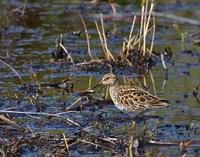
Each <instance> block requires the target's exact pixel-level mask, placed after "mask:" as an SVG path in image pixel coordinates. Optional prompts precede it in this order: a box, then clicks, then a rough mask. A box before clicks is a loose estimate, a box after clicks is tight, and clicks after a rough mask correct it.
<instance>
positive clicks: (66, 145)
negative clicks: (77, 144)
mask: <svg viewBox="0 0 200 157" xmlns="http://www.w3.org/2000/svg"><path fill="white" fill-rule="evenodd" d="M63 138H64V143H65V147H66V149H67V154H68V157H70V152H69V146H68V143H67V139H66V137H65V134H63Z"/></svg>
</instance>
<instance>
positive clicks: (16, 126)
mask: <svg viewBox="0 0 200 157" xmlns="http://www.w3.org/2000/svg"><path fill="white" fill-rule="evenodd" d="M0 119H1V120H3V121H4V122H6V123H8V124H10V125H12V126H14V127H15V128H18V129H20V130H25V128H24V127H22V126H19V125H17V124H16V123H15V122H13V121H11V120H10V119H8V118H6V117H5V116H3V115H0Z"/></svg>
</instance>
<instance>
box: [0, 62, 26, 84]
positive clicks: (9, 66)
mask: <svg viewBox="0 0 200 157" xmlns="http://www.w3.org/2000/svg"><path fill="white" fill-rule="evenodd" d="M0 62H1V63H2V64H4V65H5V66H7V67H8V68H10V69H11V70H12V71H13V72H14V73H15V74H16V75H17V77H18V78H19V79H20V81H21V84H24V80H23V79H22V78H21V76H20V75H19V73H18V72H17V71H16V70H15V69H14V68H13V67H11V65H9V64H8V63H6V62H4V61H2V60H1V59H0Z"/></svg>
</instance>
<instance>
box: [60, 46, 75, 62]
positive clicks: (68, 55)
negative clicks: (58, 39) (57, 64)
mask: <svg viewBox="0 0 200 157" xmlns="http://www.w3.org/2000/svg"><path fill="white" fill-rule="evenodd" d="M59 45H60V46H61V47H62V48H63V50H64V51H65V53H66V54H67V57H68V58H69V59H70V61H71V63H72V64H74V60H73V58H72V57H71V55H70V54H69V52H68V51H67V49H66V48H65V47H64V46H63V44H62V43H59Z"/></svg>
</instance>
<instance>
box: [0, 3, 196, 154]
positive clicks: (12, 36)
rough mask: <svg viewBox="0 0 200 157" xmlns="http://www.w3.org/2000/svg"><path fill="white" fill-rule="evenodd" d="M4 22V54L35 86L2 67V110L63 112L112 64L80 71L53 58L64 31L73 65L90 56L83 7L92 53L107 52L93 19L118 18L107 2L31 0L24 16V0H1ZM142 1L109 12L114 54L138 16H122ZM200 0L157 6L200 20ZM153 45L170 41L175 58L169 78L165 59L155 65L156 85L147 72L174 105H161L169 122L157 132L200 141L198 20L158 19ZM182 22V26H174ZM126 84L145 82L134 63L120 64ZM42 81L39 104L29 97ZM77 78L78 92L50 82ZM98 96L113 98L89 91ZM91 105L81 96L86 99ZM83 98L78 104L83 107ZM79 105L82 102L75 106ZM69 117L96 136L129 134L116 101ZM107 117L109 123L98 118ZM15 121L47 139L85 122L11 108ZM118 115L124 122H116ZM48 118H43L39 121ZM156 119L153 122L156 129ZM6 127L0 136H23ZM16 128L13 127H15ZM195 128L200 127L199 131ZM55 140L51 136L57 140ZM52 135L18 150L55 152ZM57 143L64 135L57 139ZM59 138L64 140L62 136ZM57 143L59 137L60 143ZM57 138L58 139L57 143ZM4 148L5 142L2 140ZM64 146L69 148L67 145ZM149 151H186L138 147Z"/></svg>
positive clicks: (83, 147)
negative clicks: (25, 86) (21, 9)
mask: <svg viewBox="0 0 200 157" xmlns="http://www.w3.org/2000/svg"><path fill="white" fill-rule="evenodd" d="M0 3H1V4H0V9H1V15H0V19H1V23H0V34H1V41H0V50H1V51H0V58H1V60H3V61H5V62H6V63H8V64H10V65H11V66H12V67H13V68H14V69H15V70H16V71H17V72H18V73H19V75H20V76H21V77H22V79H23V80H24V81H25V82H28V83H30V84H31V85H32V87H33V88H32V89H31V90H30V91H29V92H28V93H27V90H24V89H22V87H21V85H20V80H19V79H18V77H17V76H16V75H15V74H14V73H13V72H12V71H11V70H10V69H9V68H7V67H5V66H3V65H1V67H0V68H1V72H0V78H1V80H0V92H1V95H0V102H1V103H0V109H1V110H5V109H8V108H11V109H12V110H15V111H24V112H27V111H29V112H37V111H38V110H39V111H41V112H48V113H58V112H63V111H64V110H65V109H66V108H67V107H69V106H70V105H71V104H72V103H73V102H74V101H76V100H77V99H78V97H79V96H78V95H77V94H76V92H78V91H82V90H86V89H88V88H90V87H91V86H94V85H95V84H97V83H98V81H99V80H100V78H101V76H102V75H103V74H104V73H105V72H106V71H108V68H105V69H104V68H102V67H100V68H93V69H78V68H76V67H75V66H73V65H71V64H68V63H60V62H52V55H51V54H52V52H55V41H56V39H58V38H59V36H60V34H64V45H65V46H66V48H67V50H68V51H69V53H70V54H71V56H72V58H73V59H74V62H75V63H79V62H82V61H84V60H88V59H89V57H88V53H87V43H86V39H85V34H84V28H83V26H82V23H81V20H80V17H79V16H78V13H77V11H80V13H81V14H82V16H83V18H84V19H85V22H86V25H87V28H88V33H89V35H90V36H91V37H90V43H91V52H92V55H93V56H94V57H95V58H97V57H102V56H103V55H102V53H101V52H102V50H101V46H100V41H99V38H98V33H97V31H96V28H95V24H94V21H100V19H99V13H103V14H105V15H110V16H112V10H111V8H110V6H109V5H108V4H106V3H105V2H99V3H97V4H91V3H90V2H89V1H78V0H77V1H72V2H70V3H69V2H68V1H64V0H63V1H59V3H58V2H51V1H45V0H44V1H28V2H27V3H26V8H25V12H24V15H23V16H22V12H19V11H17V10H16V8H18V7H20V6H22V5H23V3H22V2H18V1H15V0H13V1H10V2H7V1H1V2H0ZM138 7H139V5H138V4H135V3H131V1H128V2H127V1H126V2H125V1H118V2H117V13H119V15H120V18H116V19H113V20H112V19H110V18H109V17H108V18H105V20H104V24H105V30H106V32H107V34H108V35H109V38H108V39H107V40H108V45H109V48H110V49H111V50H112V52H114V53H116V54H117V53H118V52H119V51H120V49H121V46H122V41H123V38H124V37H128V33H129V31H130V27H131V21H132V18H131V17H130V16H128V17H127V16H123V15H127V13H128V14H131V12H132V11H133V9H134V10H136V11H137V10H138ZM199 7H200V2H199V1H198V0H192V1H187V0H184V1H181V2H179V1H170V3H166V2H164V1H158V2H157V4H156V8H155V10H156V11H161V12H167V13H172V14H175V15H179V16H184V17H187V18H191V19H195V20H197V21H200V18H199V17H200V16H199V15H200V12H199ZM156 22H157V23H156V24H157V26H156V37H155V50H156V51H158V52H162V51H164V48H166V47H170V48H171V50H172V52H173V56H172V59H169V60H167V61H166V63H167V67H168V78H166V77H165V72H164V70H163V67H162V65H161V64H160V63H159V62H158V63H157V64H156V66H154V67H153V68H152V76H153V79H154V84H155V88H154V87H153V82H152V79H151V75H150V73H149V72H146V73H145V74H144V76H145V78H146V81H147V86H148V89H149V90H150V91H152V92H155V93H157V95H158V96H160V97H162V98H165V99H168V100H170V102H171V105H170V106H169V107H168V108H167V109H165V110H159V111H156V114H158V115H160V116H161V117H162V118H163V120H162V121H161V122H159V123H158V124H156V125H158V126H157V128H158V129H157V135H156V136H155V137H154V139H158V140H160V141H163V142H178V141H182V140H187V139H191V140H197V141H198V140H200V135H199V134H200V132H199V131H198V130H199V129H200V123H199V120H200V104H199V103H198V102H197V100H196V99H195V98H194V97H193V95H192V92H193V89H194V87H195V86H196V85H197V83H198V82H199V81H200V70H199V68H200V63H199V62H200V47H199V46H198V45H194V44H193V40H195V39H199V37H200V35H199V34H196V35H195V32H198V31H199V26H195V25H190V24H182V23H179V22H178V23H177V21H172V20H169V19H166V18H157V21H156ZM138 25H139V23H137V25H136V29H138ZM175 27H176V28H175ZM181 33H182V34H183V33H185V35H186V36H185V40H184V41H182V40H181ZM114 72H115V73H116V74H117V75H118V76H119V78H120V81H121V83H126V84H131V85H141V82H142V81H141V80H142V79H141V75H138V74H137V73H135V72H134V70H133V69H132V68H125V69H124V68H119V67H118V68H114ZM33 74H34V75H35V76H36V78H37V82H39V83H40V84H41V86H42V87H41V90H42V94H41V95H40V96H39V104H40V105H39V107H38V105H37V103H36V102H34V101H30V95H34V94H35V90H36V89H35V86H36V83H35V81H34V78H33ZM69 76H73V79H72V83H73V85H74V86H73V92H70V91H69V92H67V91H65V92H64V93H63V90H62V89H60V88H54V87H49V86H48V85H47V84H55V83H59V82H62V80H64V79H66V78H69ZM91 95H92V96H93V99H95V100H104V99H106V100H107V99H109V96H108V94H107V92H106V88H99V89H97V90H96V92H95V93H94V94H91ZM85 103H87V100H85V101H84V100H83V102H82V104H83V105H84V104H85ZM79 104H80V103H78V104H77V106H79ZM75 106H76V105H75ZM67 116H69V117H70V118H72V119H73V120H74V121H76V122H77V123H79V124H82V125H84V126H87V127H88V129H89V130H90V132H92V133H95V134H97V135H104V136H109V137H115V138H117V139H118V138H119V139H127V137H129V133H130V124H131V121H132V120H130V119H128V120H126V121H123V118H120V117H124V116H125V117H126V115H124V113H121V112H120V111H118V110H117V109H116V108H115V107H114V105H113V104H112V103H105V102H104V104H101V105H97V104H95V103H94V104H93V105H92V106H88V107H86V108H84V109H83V110H82V111H81V112H76V113H70V114H69V115H67ZM97 117H101V118H102V119H103V121H99V120H96V119H97ZM10 118H11V120H13V121H15V122H16V123H17V124H19V125H21V126H23V127H28V128H30V129H31V130H32V132H33V133H39V134H40V136H41V137H42V138H45V139H46V140H47V139H48V138H49V137H50V136H53V137H55V138H56V137H59V138H61V137H62V134H63V133H65V134H66V136H67V137H72V136H74V133H75V132H77V131H78V130H79V128H77V127H75V126H73V125H69V123H67V122H66V121H62V120H58V119H50V120H48V119H45V118H43V117H42V118H41V117H38V116H31V115H18V114H12V115H11V117H10ZM117 119H119V120H117ZM41 123H42V124H41ZM154 125H155V123H153V124H149V127H150V128H153V127H154ZM5 128H7V129H8V128H10V127H9V126H7V125H5V124H4V125H2V127H1V129H0V138H1V140H5V139H8V141H10V142H12V140H13V137H14V136H16V137H19V136H21V133H20V132H18V131H10V133H9V135H8V134H7V133H6V131H5ZM11 130H12V129H11ZM195 130H196V131H195ZM52 141H53V142H52ZM52 141H51V140H47V141H46V143H45V144H46V145H44V144H43V143H42V142H41V143H40V142H38V143H34V144H32V145H31V144H29V145H28V144H27V145H25V146H23V147H21V148H20V149H19V151H17V153H18V154H20V155H22V156H27V155H29V156H37V155H38V156H42V155H44V154H43V153H44V152H45V153H49V154H51V153H52V154H54V153H55V152H56V150H54V149H49V148H51V146H52V147H53V146H55V144H56V140H55V139H54V140H52ZM58 141H59V140H58ZM60 141H61V140H60ZM60 141H59V142H60ZM59 142H58V143H59ZM1 144H2V146H3V147H4V145H3V143H1ZM62 147H64V146H63V145H62ZM125 149H126V148H120V147H119V148H118V147H117V148H116V147H115V148H113V149H112V150H110V149H106V148H101V147H100V148H99V147H97V148H95V147H94V146H91V145H89V144H88V145H87V144H75V145H73V146H71V147H70V149H69V151H70V153H71V154H72V155H74V156H79V155H85V156H101V154H104V155H105V156H111V155H112V154H119V153H120V154H121V155H124V154H125V153H126V151H125ZM140 153H141V155H143V156H156V155H163V156H180V152H179V148H178V147H177V146H169V147H168V146H167V147H166V146H153V147H151V146H147V147H145V148H143V151H142V152H140ZM199 153H200V149H199V145H194V146H191V147H190V148H188V149H187V155H188V156H198V154H199Z"/></svg>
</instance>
